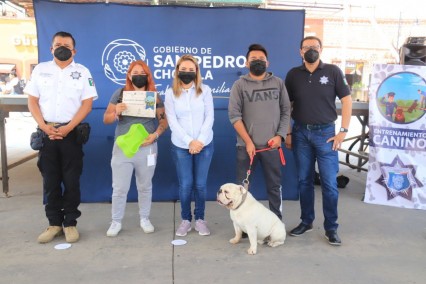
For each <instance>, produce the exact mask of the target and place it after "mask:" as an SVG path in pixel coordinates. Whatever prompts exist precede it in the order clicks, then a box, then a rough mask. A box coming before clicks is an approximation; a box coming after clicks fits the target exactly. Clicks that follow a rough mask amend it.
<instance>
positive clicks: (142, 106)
mask: <svg viewBox="0 0 426 284" xmlns="http://www.w3.org/2000/svg"><path fill="white" fill-rule="evenodd" d="M156 101H157V92H145V91H124V92H123V103H125V104H126V106H127V109H126V110H125V111H123V112H122V113H121V114H122V115H127V116H137V117H155V106H156Z"/></svg>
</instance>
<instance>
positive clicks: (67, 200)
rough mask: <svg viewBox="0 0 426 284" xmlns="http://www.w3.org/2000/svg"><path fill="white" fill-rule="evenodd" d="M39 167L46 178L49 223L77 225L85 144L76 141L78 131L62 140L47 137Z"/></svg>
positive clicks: (44, 190)
mask: <svg viewBox="0 0 426 284" xmlns="http://www.w3.org/2000/svg"><path fill="white" fill-rule="evenodd" d="M43 142H44V145H43V148H42V149H41V150H40V152H39V159H38V162H37V166H38V168H39V170H40V172H41V175H42V177H43V192H44V198H45V204H46V205H45V211H46V217H47V219H48V220H49V225H50V226H64V227H68V226H75V225H76V224H77V218H78V217H80V215H81V212H80V211H79V210H78V206H79V205H80V176H81V173H82V171H83V155H84V154H83V146H82V145H81V144H77V142H76V131H75V130H73V131H71V132H70V133H69V134H68V135H67V137H65V138H64V139H63V140H50V139H49V137H46V138H45V139H44V141H43Z"/></svg>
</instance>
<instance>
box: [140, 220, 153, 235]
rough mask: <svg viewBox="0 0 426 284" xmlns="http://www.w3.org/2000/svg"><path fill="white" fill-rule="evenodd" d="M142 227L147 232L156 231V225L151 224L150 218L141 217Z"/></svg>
mask: <svg viewBox="0 0 426 284" xmlns="http://www.w3.org/2000/svg"><path fill="white" fill-rule="evenodd" d="M141 228H142V230H143V231H144V232H145V234H149V233H152V232H154V226H153V225H152V224H151V222H150V221H149V219H148V218H142V219H141Z"/></svg>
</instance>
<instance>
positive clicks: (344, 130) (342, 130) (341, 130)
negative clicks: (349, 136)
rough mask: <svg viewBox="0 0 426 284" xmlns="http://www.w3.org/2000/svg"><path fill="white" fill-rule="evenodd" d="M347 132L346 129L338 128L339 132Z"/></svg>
mask: <svg viewBox="0 0 426 284" xmlns="http://www.w3.org/2000/svg"><path fill="white" fill-rule="evenodd" d="M348 131H349V130H348V129H347V128H344V127H340V132H348Z"/></svg>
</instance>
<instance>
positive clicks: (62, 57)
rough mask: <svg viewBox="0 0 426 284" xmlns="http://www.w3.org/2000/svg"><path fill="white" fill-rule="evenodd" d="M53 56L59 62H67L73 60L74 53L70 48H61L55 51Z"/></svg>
mask: <svg viewBox="0 0 426 284" xmlns="http://www.w3.org/2000/svg"><path fill="white" fill-rule="evenodd" d="M53 55H54V56H55V57H56V58H57V59H58V60H59V61H67V60H68V59H70V58H71V56H72V52H71V50H70V49H69V48H66V47H65V46H60V47H58V48H56V49H55V51H54V52H53Z"/></svg>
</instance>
